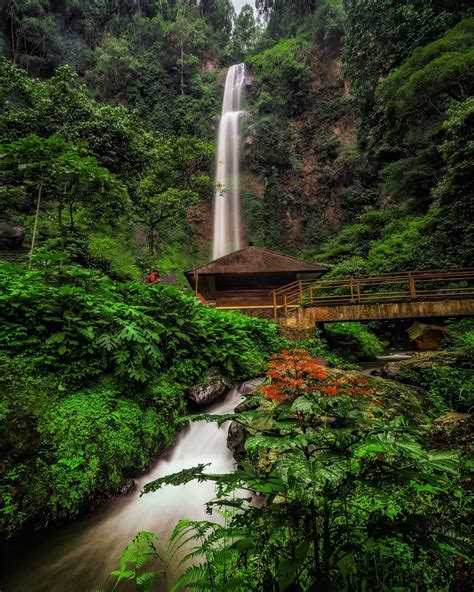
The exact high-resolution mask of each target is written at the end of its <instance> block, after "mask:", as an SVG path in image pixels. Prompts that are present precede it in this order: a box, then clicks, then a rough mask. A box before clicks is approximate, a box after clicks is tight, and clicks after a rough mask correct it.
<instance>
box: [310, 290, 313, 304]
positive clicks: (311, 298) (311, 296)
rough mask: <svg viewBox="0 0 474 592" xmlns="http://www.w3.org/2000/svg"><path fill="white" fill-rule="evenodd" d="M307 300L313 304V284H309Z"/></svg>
mask: <svg viewBox="0 0 474 592" xmlns="http://www.w3.org/2000/svg"><path fill="white" fill-rule="evenodd" d="M309 301H310V303H311V304H313V286H310V288H309Z"/></svg>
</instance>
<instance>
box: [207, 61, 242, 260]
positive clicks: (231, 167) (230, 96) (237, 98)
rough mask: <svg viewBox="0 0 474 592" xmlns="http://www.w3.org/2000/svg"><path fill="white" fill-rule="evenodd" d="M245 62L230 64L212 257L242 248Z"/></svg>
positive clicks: (220, 135) (219, 149)
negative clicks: (241, 184)
mask: <svg viewBox="0 0 474 592" xmlns="http://www.w3.org/2000/svg"><path fill="white" fill-rule="evenodd" d="M244 84H245V64H237V65H235V66H231V67H230V68H229V70H228V72H227V78H226V81H225V90H224V100H223V102H222V115H221V119H220V122H219V131H218V134H217V163H216V192H215V196H214V239H213V246H212V258H213V259H217V258H218V257H223V256H224V255H227V254H228V253H232V252H233V251H238V250H239V249H240V248H241V236H240V129H239V128H240V119H241V117H242V115H243V114H244V112H243V111H242V91H243V88H244Z"/></svg>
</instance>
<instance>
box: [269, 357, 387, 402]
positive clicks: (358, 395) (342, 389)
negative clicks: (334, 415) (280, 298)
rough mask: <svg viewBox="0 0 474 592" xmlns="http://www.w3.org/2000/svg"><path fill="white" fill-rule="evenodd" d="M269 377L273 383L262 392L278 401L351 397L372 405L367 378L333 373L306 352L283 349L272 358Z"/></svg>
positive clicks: (354, 400) (353, 399)
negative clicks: (319, 396) (321, 396)
mask: <svg viewBox="0 0 474 592" xmlns="http://www.w3.org/2000/svg"><path fill="white" fill-rule="evenodd" d="M266 374H267V377H268V378H269V379H270V382H269V384H266V385H264V386H262V387H261V392H262V393H263V394H264V395H265V396H266V397H267V398H268V399H273V400H275V401H278V402H282V401H290V402H292V401H294V400H295V399H297V398H298V397H301V396H305V397H308V396H311V395H313V396H317V395H324V396H326V397H328V398H329V397H331V398H332V397H346V398H347V397H350V398H351V400H352V401H353V402H354V404H355V403H356V402H369V401H370V399H369V397H370V395H371V394H372V393H371V390H370V387H369V381H368V379H367V378H366V377H365V376H358V375H341V376H338V375H336V374H335V373H334V372H333V373H331V372H330V371H328V370H327V369H326V368H324V367H323V366H322V364H321V362H320V360H318V359H317V358H313V357H312V356H311V355H310V354H309V352H308V351H307V350H304V349H292V350H283V351H282V352H281V353H279V354H276V355H273V356H271V358H270V363H269V367H268V371H267V373H266ZM378 403H379V402H378V401H376V402H375V403H372V404H378Z"/></svg>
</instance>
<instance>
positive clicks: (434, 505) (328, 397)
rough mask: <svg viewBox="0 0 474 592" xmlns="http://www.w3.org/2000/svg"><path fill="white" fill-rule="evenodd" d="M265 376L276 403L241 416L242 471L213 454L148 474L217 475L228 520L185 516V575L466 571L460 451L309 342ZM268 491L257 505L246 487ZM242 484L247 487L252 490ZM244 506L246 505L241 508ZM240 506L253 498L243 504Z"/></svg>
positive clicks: (366, 581)
mask: <svg viewBox="0 0 474 592" xmlns="http://www.w3.org/2000/svg"><path fill="white" fill-rule="evenodd" d="M268 375H269V378H271V383H270V384H268V385H267V386H265V387H263V389H262V390H263V391H264V392H265V395H266V396H267V397H268V398H269V399H270V400H276V402H274V403H272V402H271V401H270V402H268V401H267V402H265V401H263V400H262V401H261V405H260V407H259V409H257V410H256V411H249V412H243V413H242V414H238V415H234V416H223V417H220V418H216V417H215V416H197V417H196V418H195V419H205V420H208V421H218V422H223V421H228V420H229V419H230V418H232V419H234V420H235V421H237V422H239V423H242V424H243V425H244V426H245V427H246V429H247V430H249V432H250V434H251V435H250V437H248V438H247V440H246V450H247V454H248V460H247V462H246V463H245V464H244V466H242V467H240V468H238V469H237V470H236V471H234V473H233V474H232V475H215V474H209V473H208V472H206V471H205V467H204V466H203V465H200V466H198V467H195V468H194V470H185V471H182V472H181V473H178V474H176V475H171V476H167V477H163V478H160V479H158V480H157V481H155V482H153V483H150V484H148V485H147V486H146V488H145V490H146V491H154V490H156V489H157V488H159V487H161V486H163V485H166V484H173V485H180V484H181V483H184V482H187V481H189V480H190V479H194V478H197V479H198V481H209V480H210V481H215V482H216V484H217V487H218V497H217V500H216V501H215V502H212V503H211V504H209V505H210V507H218V508H219V507H224V508H225V507H226V506H228V507H229V508H230V512H228V513H227V521H226V524H225V525H220V524H214V523H211V522H206V521H203V522H192V521H183V522H181V523H180V524H178V526H177V528H176V530H175V532H174V534H173V535H172V539H171V549H176V548H178V549H179V548H183V547H184V548H187V555H186V558H187V559H188V561H191V563H194V562H195V558H196V557H197V556H198V555H199V556H200V557H203V559H204V564H198V565H191V566H190V567H188V569H187V571H186V573H185V574H184V575H183V576H182V577H180V578H179V580H178V581H177V583H176V585H175V587H174V589H175V590H179V589H182V587H184V586H186V587H189V588H190V589H205V590H216V591H217V590H222V589H226V590H227V589H229V590H240V591H243V590H249V592H250V590H256V589H269V590H290V589H291V590H308V589H311V588H312V587H323V588H324V589H328V590H353V589H368V590H380V589H388V590H390V589H391V590H393V589H411V588H412V583H413V581H416V582H417V586H418V589H419V590H427V591H428V590H430V591H433V592H434V591H435V590H439V589H440V588H442V587H444V586H446V585H450V584H452V585H453V586H454V587H456V585H457V584H458V583H459V585H462V583H461V582H463V577H464V576H463V574H462V570H459V560H463V559H464V558H466V557H467V555H466V554H467V553H468V544H467V539H466V538H465V529H464V526H463V521H464V520H465V512H466V508H467V506H466V505H465V503H464V501H463V499H462V497H461V496H462V490H461V484H460V481H459V476H460V463H459V456H458V455H457V454H456V453H455V452H450V451H448V452H447V451H444V450H427V449H426V448H425V447H424V446H423V444H422V443H421V442H423V439H424V438H423V431H422V430H420V429H419V428H417V427H416V426H413V425H410V424H409V423H408V422H407V421H406V420H404V419H403V418H401V417H397V418H394V419H393V420H391V421H389V420H385V421H381V419H380V418H381V417H382V416H383V414H384V402H383V399H382V401H380V400H375V399H374V393H372V392H371V389H370V382H369V380H368V379H365V378H364V377H357V378H356V377H352V378H349V377H348V378H347V379H346V378H341V377H338V376H336V377H330V376H329V375H328V373H327V372H326V371H325V369H324V368H322V367H321V366H318V365H317V363H316V360H312V359H311V358H310V357H309V356H308V355H307V354H306V353H305V352H304V351H302V350H296V351H293V352H291V351H290V352H286V353H285V352H284V353H283V354H282V355H280V356H274V358H273V362H272V364H271V369H270V370H269V372H268ZM242 490H249V491H251V492H257V493H262V494H264V495H265V500H266V501H265V504H262V505H260V504H253V505H250V506H249V505H248V501H247V500H245V499H242V497H239V498H235V497H233V496H232V494H234V495H235V492H236V491H240V492H242ZM239 495H240V496H242V493H240V494H239ZM232 508H234V510H233V511H232ZM235 508H240V510H239V511H237V512H236V511H235Z"/></svg>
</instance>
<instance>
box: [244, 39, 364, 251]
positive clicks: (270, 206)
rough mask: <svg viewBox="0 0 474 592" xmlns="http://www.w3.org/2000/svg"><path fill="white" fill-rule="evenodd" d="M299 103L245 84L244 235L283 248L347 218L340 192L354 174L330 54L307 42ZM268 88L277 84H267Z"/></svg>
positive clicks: (344, 102) (347, 112)
mask: <svg viewBox="0 0 474 592" xmlns="http://www.w3.org/2000/svg"><path fill="white" fill-rule="evenodd" d="M304 59H305V60H306V63H307V65H308V68H309V72H310V75H309V79H308V83H307V85H306V86H305V89H304V92H303V93H302V95H301V99H302V103H303V105H304V108H303V109H301V110H300V112H298V113H296V114H294V115H292V116H289V117H285V111H286V112H288V113H291V110H292V105H291V101H292V100H293V99H292V97H288V98H287V99H285V100H286V105H285V104H283V105H281V109H280V113H278V112H276V113H275V112H272V110H271V105H270V107H269V106H267V105H265V107H264V108H262V107H261V105H262V104H264V103H265V101H266V98H267V97H266V93H268V92H272V89H269V87H268V84H261V83H259V80H258V75H257V76H256V80H255V82H254V84H253V86H252V89H251V91H250V97H249V102H250V105H251V109H252V111H251V115H250V117H249V120H248V123H247V130H246V139H245V145H244V175H243V180H242V197H243V209H244V219H245V222H246V229H247V234H248V238H249V240H252V241H254V242H256V243H257V244H263V245H265V246H267V247H269V248H276V249H279V250H283V251H287V252H298V251H301V250H305V249H308V248H311V247H312V246H313V245H315V244H317V243H320V242H321V241H322V240H326V239H327V238H329V237H330V236H331V234H332V233H334V232H336V231H337V230H338V229H339V228H340V227H341V225H342V224H343V223H345V222H347V221H348V220H350V208H349V209H348V208H347V204H346V200H345V192H346V190H347V188H348V187H349V185H350V184H352V183H353V179H354V176H355V175H356V174H357V169H358V165H359V163H358V159H357V157H356V156H355V150H354V147H355V127H356V122H355V117H354V115H353V114H352V112H351V106H350V99H349V96H348V85H347V83H346V82H345V81H344V79H343V78H342V75H341V62H340V59H339V57H338V56H337V55H334V54H331V53H329V52H328V51H326V50H324V49H323V48H322V47H321V46H320V45H319V44H317V43H314V44H313V45H312V46H311V50H310V52H309V53H308V54H306V55H305V56H304ZM273 92H278V90H276V89H273Z"/></svg>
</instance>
